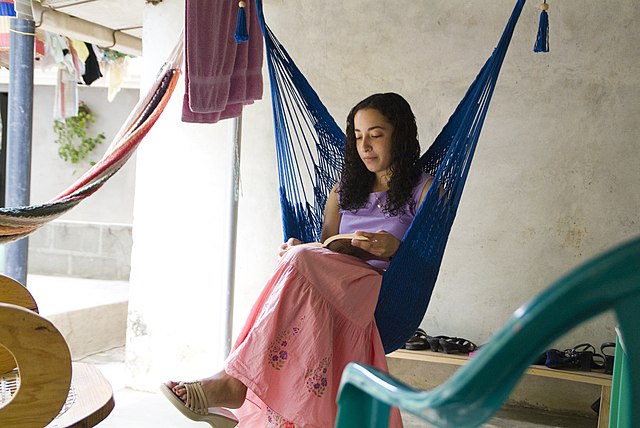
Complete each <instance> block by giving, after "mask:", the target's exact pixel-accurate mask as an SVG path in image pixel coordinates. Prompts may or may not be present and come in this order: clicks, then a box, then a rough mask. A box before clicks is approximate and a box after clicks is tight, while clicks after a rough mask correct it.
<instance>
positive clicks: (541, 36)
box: [533, 0, 549, 52]
mask: <svg viewBox="0 0 640 428" xmlns="http://www.w3.org/2000/svg"><path fill="white" fill-rule="evenodd" d="M540 9H542V12H540V25H539V26H538V37H537V38H536V43H535V45H534V46H533V51H534V52H549V15H548V14H547V9H549V5H548V4H547V0H544V3H542V4H541V5H540Z"/></svg>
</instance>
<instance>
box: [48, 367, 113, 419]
mask: <svg viewBox="0 0 640 428" xmlns="http://www.w3.org/2000/svg"><path fill="white" fill-rule="evenodd" d="M72 367H73V368H72V378H71V390H70V391H69V392H70V393H69V396H70V397H69V398H68V399H67V403H66V404H65V406H64V407H63V410H62V411H61V413H60V414H59V415H58V416H57V417H56V418H55V419H54V420H53V421H51V423H50V424H49V425H47V427H46V428H71V427H73V428H76V427H78V428H80V427H82V428H86V427H93V426H95V425H97V424H99V423H100V422H102V421H103V420H104V419H105V418H106V417H107V416H109V413H111V411H112V410H113V407H114V405H115V401H114V399H113V389H112V388H111V384H110V383H109V382H108V381H107V379H105V377H104V376H103V375H102V373H101V372H100V370H98V369H97V368H95V367H94V366H92V365H90V364H85V363H73V365H72ZM69 405H70V407H68V408H67V406H69Z"/></svg>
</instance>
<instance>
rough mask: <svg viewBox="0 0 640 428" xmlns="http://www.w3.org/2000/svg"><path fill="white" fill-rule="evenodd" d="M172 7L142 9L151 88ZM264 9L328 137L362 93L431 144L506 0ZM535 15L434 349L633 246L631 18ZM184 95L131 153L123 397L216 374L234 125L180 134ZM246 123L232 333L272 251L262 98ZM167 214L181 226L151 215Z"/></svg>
mask: <svg viewBox="0 0 640 428" xmlns="http://www.w3.org/2000/svg"><path fill="white" fill-rule="evenodd" d="M176 3H178V4H176ZM179 3H180V2H164V3H162V4H160V5H158V6H147V8H146V9H145V14H146V15H145V34H144V43H145V46H144V49H145V61H146V64H145V71H144V75H145V76H146V77H145V79H146V80H147V83H146V85H148V84H149V83H148V82H150V81H151V80H152V79H153V78H154V76H155V73H156V71H157V68H158V67H159V65H160V64H161V63H162V62H163V61H164V59H165V58H166V56H167V54H168V51H169V50H170V48H171V47H172V46H173V43H174V40H175V39H176V37H177V34H178V32H179V30H180V28H181V26H182V19H183V18H182V12H183V6H182V4H179ZM265 3H266V4H265V13H266V15H267V20H268V21H269V23H270V26H271V28H272V29H273V30H274V32H275V33H276V34H277V35H278V37H279V38H280V40H281V41H282V42H283V43H284V44H285V46H286V47H287V49H288V50H289V52H290V53H291V55H292V56H293V58H295V59H296V62H297V64H298V65H299V66H300V67H301V69H302V70H303V72H304V73H305V74H306V75H307V77H308V79H309V81H310V82H311V84H312V85H313V86H314V87H315V89H316V90H317V91H318V93H319V94H320V96H321V98H322V99H323V100H324V101H325V103H326V105H327V107H328V108H329V111H331V112H332V113H333V115H334V117H336V118H337V121H338V123H339V124H344V118H345V117H346V114H347V112H348V110H349V108H350V107H351V106H352V105H353V104H354V103H355V102H357V101H358V100H360V99H362V98H364V97H365V96H367V95H369V94H370V93H372V92H381V91H396V92H399V93H401V94H403V95H405V96H406V98H407V99H408V100H409V101H410V103H411V104H412V106H413V107H414V110H415V112H416V115H417V117H418V125H419V132H420V136H421V141H422V142H423V148H424V149H426V147H427V146H428V145H429V144H430V142H431V141H433V140H434V138H435V137H436V135H437V133H438V132H439V130H440V129H441V128H442V126H443V125H444V124H445V123H446V120H447V118H448V116H449V115H450V114H451V113H452V111H453V109H454V108H455V106H456V105H457V104H458V102H459V101H460V99H461V98H462V96H463V95H464V93H465V91H466V89H467V88H468V86H469V84H470V83H471V81H472V80H473V78H474V77H475V75H476V73H477V72H478V71H479V69H480V67H481V66H482V64H483V63H484V61H485V60H486V58H487V57H488V56H489V55H490V53H491V51H492V49H493V47H494V46H495V44H496V43H497V40H498V38H499V37H500V35H501V33H502V30H503V28H504V25H505V23H506V21H507V19H508V16H509V14H510V12H511V10H512V7H513V4H514V1H512V0H508V1H507V0H502V1H497V2H489V3H487V2H451V1H448V0H432V1H428V2H402V3H398V2H380V1H374V0H358V1H352V2H343V1H337V0H329V1H325V2H312V1H305V2H286V1H282V0H266V1H265ZM549 14H550V21H551V24H550V25H551V52H550V53H548V54H534V53H533V52H532V46H533V42H534V39H535V35H536V32H537V24H538V19H539V9H538V8H537V2H530V3H528V4H527V5H526V6H525V10H524V11H523V14H522V17H521V19H520V23H519V25H518V27H517V28H516V33H515V34H514V38H513V41H512V43H511V47H510V50H509V53H508V55H507V58H506V62H505V65H504V67H503V71H502V74H501V77H500V79H499V82H498V87H497V89H496V92H495V94H494V99H493V103H492V107H491V109H490V110H489V114H488V117H487V119H486V122H485V126H484V130H483V133H482V136H481V141H480V143H479V147H478V150H477V152H476V156H475V160H474V164H473V166H472V169H471V173H470V175H469V179H468V183H467V186H466V190H465V192H464V195H463V198H462V203H461V205H460V209H459V213H458V217H457V219H456V222H455V224H454V227H453V230H452V233H451V236H450V240H449V244H448V246H447V251H446V253H445V258H444V262H443V266H442V270H441V273H440V277H439V280H438V283H437V285H436V289H435V292H434V295H433V298H432V301H431V304H430V307H429V310H428V312H427V314H426V317H425V320H424V323H423V327H424V328H425V329H426V330H427V332H429V333H430V334H433V335H437V334H445V335H456V336H462V337H465V338H468V339H471V340H473V341H475V342H476V343H479V344H480V343H483V342H484V341H486V340H487V339H488V338H489V337H490V336H491V335H492V334H493V333H494V332H495V331H496V330H497V329H498V328H499V327H500V326H501V325H502V324H503V323H504V322H505V320H506V319H507V318H508V317H509V316H510V314H511V313H512V312H513V311H514V310H515V309H516V308H517V307H518V306H519V305H520V304H522V303H524V302H526V301H527V300H528V299H530V298H531V297H532V296H534V295H536V294H537V293H539V292H540V291H541V290H543V289H544V288H545V287H546V286H547V285H548V284H550V283H551V282H552V281H553V280H554V279H555V278H557V277H558V276H559V275H561V274H562V273H563V272H566V271H567V270H568V269H570V268H572V267H573V266H575V265H577V264H578V263H580V262H582V261H584V260H586V259H587V258H589V257H591V256H593V255H595V254H597V253H599V252H600V251H602V250H604V249H605V248H607V247H609V246H611V245H614V244H616V243H618V242H620V241H622V240H625V239H627V238H629V237H631V236H634V235H637V234H638V232H640V226H639V223H640V194H639V193H638V192H637V190H636V187H637V184H638V183H639V182H640V168H638V167H637V165H638V164H639V163H640V162H639V161H640V154H639V151H638V150H637V147H636V141H637V139H638V135H639V132H638V131H639V130H638V126H637V121H636V118H637V117H638V113H639V110H640V105H639V104H638V102H637V100H638V95H639V92H640V85H639V81H638V79H639V78H638V75H637V73H635V72H634V70H635V69H636V68H637V66H638V65H639V64H638V62H639V61H640V55H638V49H639V48H638V46H640V44H639V43H638V42H640V40H638V39H639V37H640V36H639V34H638V32H637V31H635V30H634V29H633V26H632V24H633V23H634V22H636V21H637V20H638V18H640V6H638V5H637V4H636V3H635V2H632V1H631V0H624V1H615V2H613V3H611V4H609V5H608V7H607V8H602V7H596V6H595V5H593V4H592V3H590V2H586V1H574V2H555V3H552V4H551V9H550V11H549ZM300 35H304V37H300ZM181 100H182V86H179V87H178V90H177V93H176V95H175V96H174V97H173V99H172V101H171V103H170V105H169V107H168V108H167V111H166V112H165V114H164V115H163V117H162V118H161V120H160V121H159V122H158V124H157V125H156V126H155V128H154V130H153V131H152V133H150V135H149V136H148V137H147V142H146V144H145V145H143V147H141V149H140V151H139V153H138V164H137V171H136V174H137V178H136V200H135V209H134V232H133V238H134V250H133V259H132V276H131V285H132V289H131V301H130V314H129V330H128V347H127V353H128V362H129V367H130V369H131V372H132V380H131V383H132V385H133V386H136V387H143V388H144V387H148V388H155V385H156V384H157V381H159V380H162V379H165V378H186V377H193V376H203V375H207V374H210V373H211V372H212V371H214V370H217V369H219V367H220V363H221V359H222V356H221V355H220V354H221V346H222V345H221V344H222V343H223V342H224V341H223V339H222V338H223V336H224V333H223V331H222V327H221V326H222V321H221V320H222V319H223V318H224V312H222V311H223V309H222V307H223V305H222V303H221V302H222V301H224V296H225V293H224V291H223V286H222V284H223V282H224V275H223V272H224V268H225V262H224V259H225V251H226V250H225V249H226V243H225V236H226V232H225V225H226V223H225V221H226V220H225V219H226V208H225V207H226V204H227V201H228V197H229V196H228V191H227V187H228V186H227V184H226V183H227V177H228V174H229V168H230V167H229V165H230V163H229V161H228V159H229V151H230V145H229V143H228V135H227V126H228V125H227V124H225V123H222V124H218V125H190V124H183V123H181V122H180V121H179V111H180V108H181ZM243 120H244V126H243V146H242V163H241V172H242V196H241V199H240V212H239V221H238V223H239V229H238V238H239V241H238V259H237V269H236V279H237V284H236V287H237V288H236V295H235V296H236V297H235V298H236V300H235V306H234V321H235V323H234V332H236V333H237V332H238V330H239V329H240V328H241V326H242V322H243V320H244V318H245V317H246V315H247V313H248V311H249V309H250V307H251V304H252V303H253V300H254V299H255V297H256V296H257V294H258V292H259V290H260V289H261V287H262V286H263V285H264V283H265V280H266V279H267V278H268V276H269V274H270V272H271V271H272V269H273V267H274V264H275V261H276V257H277V256H276V248H277V246H278V245H279V243H280V242H281V241H282V236H281V229H280V221H279V204H278V202H277V184H276V166H275V154H274V149H273V135H272V124H271V114H270V100H269V95H268V94H267V93H266V94H265V97H264V100H263V101H261V102H257V103H255V104H254V105H252V106H250V107H249V108H247V109H246V110H245V114H244V118H243ZM176 147H179V150H178V151H176V150H175V148H176ZM168 165H173V167H172V168H171V169H169V168H168ZM168 171H170V172H168ZM158 178H159V180H158ZM167 199H171V200H174V201H176V202H177V203H178V204H179V211H174V212H163V211H159V210H158V209H157V206H158V204H161V203H162V202H164V201H166V200H167ZM159 267H161V268H159ZM151 295H153V300H150V299H149V296H151ZM177 319H179V320H180V322H176V320H177ZM185 325H189V326H195V327H193V328H188V329H185ZM614 326H615V319H614V318H613V316H612V315H611V314H607V315H604V316H599V317H597V318H595V319H594V320H593V321H591V322H589V323H586V324H584V325H582V326H580V327H579V328H577V329H575V330H573V331H571V332H570V333H569V334H568V335H567V336H565V337H563V338H561V339H559V340H558V341H556V343H555V345H556V346H559V347H571V346H573V345H576V344H578V343H582V342H591V343H593V344H595V345H599V344H600V343H601V342H603V341H606V340H607V341H608V340H612V339H613V338H614V330H613V329H614ZM560 405H561V404H560Z"/></svg>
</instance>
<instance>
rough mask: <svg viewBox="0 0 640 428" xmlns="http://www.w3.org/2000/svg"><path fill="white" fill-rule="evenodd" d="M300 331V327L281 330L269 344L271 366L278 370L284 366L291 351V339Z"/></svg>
mask: <svg viewBox="0 0 640 428" xmlns="http://www.w3.org/2000/svg"><path fill="white" fill-rule="evenodd" d="M299 332H300V328H299V327H292V328H291V330H284V331H281V332H280V333H278V335H277V336H276V338H275V339H274V340H273V341H272V342H271V343H270V344H269V364H271V367H273V368H274V369H276V370H280V369H281V368H282V367H284V365H285V364H286V362H287V359H288V358H289V353H288V352H287V346H288V345H289V341H290V340H291V338H292V337H293V336H295V335H296V334H298V333H299Z"/></svg>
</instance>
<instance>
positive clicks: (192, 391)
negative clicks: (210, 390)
mask: <svg viewBox="0 0 640 428" xmlns="http://www.w3.org/2000/svg"><path fill="white" fill-rule="evenodd" d="M181 385H184V387H185V389H186V390H187V402H186V403H185V402H184V401H182V400H181V399H180V398H179V397H178V396H177V395H176V394H174V392H173V391H172V390H171V388H169V387H168V386H167V385H165V384H164V383H163V384H161V385H160V391H162V394H164V396H165V397H167V398H168V399H169V401H170V402H171V404H173V405H174V407H175V408H176V409H178V410H179V411H180V413H182V414H183V415H185V416H186V417H188V418H189V419H191V420H193V421H199V422H207V423H208V424H209V425H211V426H212V427H213V428H233V427H235V426H236V425H238V419H237V418H236V417H235V416H234V415H233V413H231V412H230V411H229V410H227V409H223V408H222V407H209V406H208V405H207V397H206V396H205V394H204V389H202V382H200V381H195V382H182V383H181Z"/></svg>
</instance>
